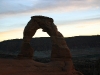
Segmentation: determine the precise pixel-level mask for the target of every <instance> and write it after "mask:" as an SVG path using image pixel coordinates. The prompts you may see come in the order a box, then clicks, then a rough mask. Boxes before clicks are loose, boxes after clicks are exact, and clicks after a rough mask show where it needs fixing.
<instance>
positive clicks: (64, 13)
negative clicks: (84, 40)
mask: <svg viewBox="0 0 100 75" xmlns="http://www.w3.org/2000/svg"><path fill="white" fill-rule="evenodd" d="M34 15H43V16H48V17H51V18H53V19H54V23H55V25H56V26H57V28H58V30H59V31H60V32H61V33H62V34H63V35H64V37H72V36H86V35H89V36H91V35H100V0H0V41H4V40H9V39H16V38H17V39H21V38H22V37H23V29H24V27H25V26H26V25H27V23H28V21H29V20H30V19H31V16H34ZM34 37H48V34H47V33H45V32H42V30H41V29H39V30H37V32H36V34H35V36H34Z"/></svg>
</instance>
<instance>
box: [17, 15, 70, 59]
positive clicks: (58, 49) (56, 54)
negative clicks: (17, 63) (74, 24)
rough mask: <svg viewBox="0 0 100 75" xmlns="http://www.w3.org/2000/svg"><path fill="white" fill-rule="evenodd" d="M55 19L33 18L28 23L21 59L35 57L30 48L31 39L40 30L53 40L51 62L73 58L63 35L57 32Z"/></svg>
mask: <svg viewBox="0 0 100 75" xmlns="http://www.w3.org/2000/svg"><path fill="white" fill-rule="evenodd" d="M53 22H54V21H53V19H52V18H49V17H45V16H32V17H31V20H30V21H29V22H28V24H27V25H26V27H25V29H24V33H23V44H22V49H21V53H20V54H19V57H20V58H21V57H22V58H23V57H24V58H29V59H32V57H33V52H34V50H33V48H32V47H31V46H30V41H31V38H32V37H33V36H34V34H35V33H36V31H37V30H38V29H39V28H42V29H43V31H44V32H47V34H48V35H49V36H50V37H51V40H52V52H51V60H52V61H53V60H62V61H65V60H66V59H68V58H71V54H70V51H69V48H68V47H67V45H66V41H65V40H64V37H63V35H62V34H61V33H60V32H59V31H58V30H57V27H56V25H55V24H54V23H53Z"/></svg>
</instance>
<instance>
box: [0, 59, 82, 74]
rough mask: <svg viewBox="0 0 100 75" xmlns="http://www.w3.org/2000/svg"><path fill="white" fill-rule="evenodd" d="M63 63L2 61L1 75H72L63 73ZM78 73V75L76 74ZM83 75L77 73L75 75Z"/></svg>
mask: <svg viewBox="0 0 100 75" xmlns="http://www.w3.org/2000/svg"><path fill="white" fill-rule="evenodd" d="M61 65H62V66H63V65H64V63H63V62H62V63H61V62H59V61H58V62H57V61H55V62H50V63H40V62H36V61H34V60H28V59H23V60H18V59H0V75H72V74H69V73H70V72H68V71H66V72H63V69H61ZM75 73H76V74H75ZM77 74H79V75H80V74H81V73H80V72H77V71H75V72H74V75H77Z"/></svg>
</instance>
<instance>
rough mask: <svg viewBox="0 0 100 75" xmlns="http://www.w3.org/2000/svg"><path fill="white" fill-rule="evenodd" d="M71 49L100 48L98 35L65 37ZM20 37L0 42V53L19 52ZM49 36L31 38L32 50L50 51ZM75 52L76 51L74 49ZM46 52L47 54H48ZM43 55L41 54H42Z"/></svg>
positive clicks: (12, 53)
mask: <svg viewBox="0 0 100 75" xmlns="http://www.w3.org/2000/svg"><path fill="white" fill-rule="evenodd" d="M65 40H66V42H67V45H68V47H69V48H70V49H71V50H74V51H75V50H80V49H81V50H83V49H84V50H85V49H90V48H100V35H97V36H76V37H69V38H65ZM21 43H22V39H13V40H6V41H3V42H0V54H9V55H17V54H18V53H19V52H20V48H21ZM51 44H52V43H51V39H50V37H41V38H32V40H31V46H32V47H33V49H34V51H43V52H46V51H49V53H50V51H51V48H52V45H51ZM76 52H77V51H76ZM49 53H48V52H47V54H49ZM42 55H43V54H42Z"/></svg>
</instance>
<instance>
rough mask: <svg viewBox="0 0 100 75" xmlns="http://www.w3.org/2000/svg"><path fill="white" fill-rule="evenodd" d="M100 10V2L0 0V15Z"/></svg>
mask: <svg viewBox="0 0 100 75" xmlns="http://www.w3.org/2000/svg"><path fill="white" fill-rule="evenodd" d="M87 9H100V0H24V1H23V0H0V10H2V11H0V15H5V14H20V13H41V12H52V13H55V12H56V13H60V12H69V11H78V10H87Z"/></svg>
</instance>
